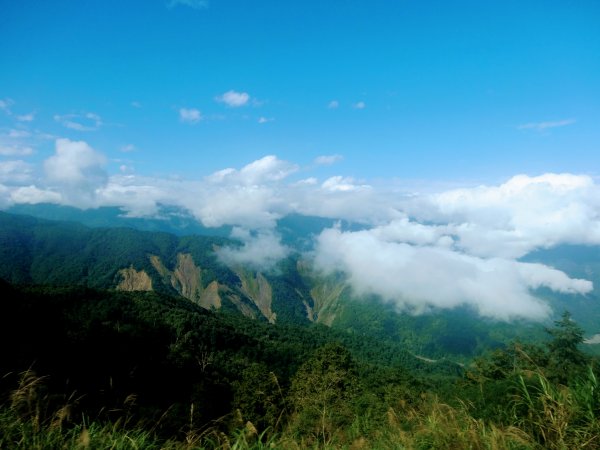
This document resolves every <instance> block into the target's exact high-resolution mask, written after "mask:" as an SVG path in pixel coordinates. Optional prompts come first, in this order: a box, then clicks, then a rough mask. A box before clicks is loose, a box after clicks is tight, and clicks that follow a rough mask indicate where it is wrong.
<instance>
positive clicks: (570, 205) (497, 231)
mask: <svg viewBox="0 0 600 450" xmlns="http://www.w3.org/2000/svg"><path fill="white" fill-rule="evenodd" d="M407 209H408V211H409V212H410V213H412V215H413V216H415V217H418V218H420V219H421V220H422V221H423V220H427V221H436V222H445V223H447V224H449V226H450V227H451V228H452V232H453V233H454V234H455V235H456V236H457V237H458V244H457V245H458V246H459V247H460V248H461V249H463V250H464V251H467V252H468V253H471V254H474V255H478V256H502V257H506V258H518V257H521V256H524V255H526V254H527V253H529V252H530V251H532V250H534V249H536V248H549V247H553V246H555V245H558V244H561V243H569V244H594V245H598V244H600V220H599V219H600V188H599V186H598V185H596V184H595V183H594V180H593V179H592V178H591V177H589V176H586V175H572V174H545V175H541V176H537V177H530V176H527V175H518V176H515V177H513V178H511V179H510V180H508V181H507V182H505V183H503V184H501V185H499V186H479V187H476V188H470V189H454V190H450V191H446V192H442V193H440V194H434V195H431V196H427V197H425V198H421V199H417V201H416V202H414V203H413V204H412V205H410V206H408V207H407Z"/></svg>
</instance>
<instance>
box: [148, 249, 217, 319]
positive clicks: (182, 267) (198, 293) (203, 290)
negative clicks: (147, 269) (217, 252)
mask: <svg viewBox="0 0 600 450" xmlns="http://www.w3.org/2000/svg"><path fill="white" fill-rule="evenodd" d="M149 258H150V263H151V264H152V267H154V269H156V271H157V272H158V273H159V275H160V276H161V277H162V279H163V282H164V283H165V284H170V285H171V286H172V287H173V289H175V290H176V291H177V292H179V294H180V295H181V296H182V297H185V298H187V299H189V300H191V301H193V302H194V303H198V304H199V305H200V306H202V307H203V308H206V309H213V308H214V309H220V308H221V306H222V299H221V295H220V285H219V283H218V282H217V281H212V282H210V283H209V284H208V286H206V287H204V286H203V283H202V269H201V268H200V267H198V266H197V265H196V264H195V263H194V258H193V257H192V255H191V254H189V253H179V254H178V255H177V263H176V265H175V267H174V268H173V270H169V269H168V268H167V267H165V265H164V264H163V262H162V261H161V259H160V258H159V257H158V256H156V255H150V256H149Z"/></svg>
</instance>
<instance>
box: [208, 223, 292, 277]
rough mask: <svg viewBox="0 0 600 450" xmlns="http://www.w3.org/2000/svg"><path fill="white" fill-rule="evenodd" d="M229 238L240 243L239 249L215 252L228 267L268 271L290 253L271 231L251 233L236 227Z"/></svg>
mask: <svg viewBox="0 0 600 450" xmlns="http://www.w3.org/2000/svg"><path fill="white" fill-rule="evenodd" d="M231 237H232V238H233V239H236V240H238V241H241V242H242V245H241V247H232V246H227V247H222V248H220V249H218V250H217V256H218V257H219V259H220V260H221V261H223V262H224V263H225V264H227V265H229V266H238V265H249V266H251V267H253V268H256V269H261V270H268V269H270V268H271V267H273V266H274V265H275V264H276V263H277V262H278V261H280V260H282V259H283V258H285V257H286V256H288V254H289V253H290V249H289V248H288V247H286V246H285V245H282V244H281V240H280V237H279V236H277V235H276V234H275V233H274V232H273V231H271V230H259V231H257V232H254V233H252V232H250V231H249V230H247V229H244V228H239V227H236V228H234V229H233V230H232V233H231Z"/></svg>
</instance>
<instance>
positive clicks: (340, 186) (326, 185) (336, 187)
mask: <svg viewBox="0 0 600 450" xmlns="http://www.w3.org/2000/svg"><path fill="white" fill-rule="evenodd" d="M321 187H322V188H323V189H324V190H326V191H344V192H349V191H359V190H363V189H370V188H371V186H369V185H368V184H357V183H356V182H355V180H354V179H353V178H352V177H342V176H341V175H336V176H334V177H331V178H328V179H327V180H325V181H324V182H323V184H322V185H321Z"/></svg>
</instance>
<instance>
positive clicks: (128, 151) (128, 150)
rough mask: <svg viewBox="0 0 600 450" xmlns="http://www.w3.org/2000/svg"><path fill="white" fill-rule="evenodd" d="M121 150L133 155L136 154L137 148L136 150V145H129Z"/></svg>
mask: <svg viewBox="0 0 600 450" xmlns="http://www.w3.org/2000/svg"><path fill="white" fill-rule="evenodd" d="M120 150H121V151H122V152H123V153H131V152H135V150H136V148H135V145H133V144H127V145H124V146H122V147H121V148H120Z"/></svg>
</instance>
